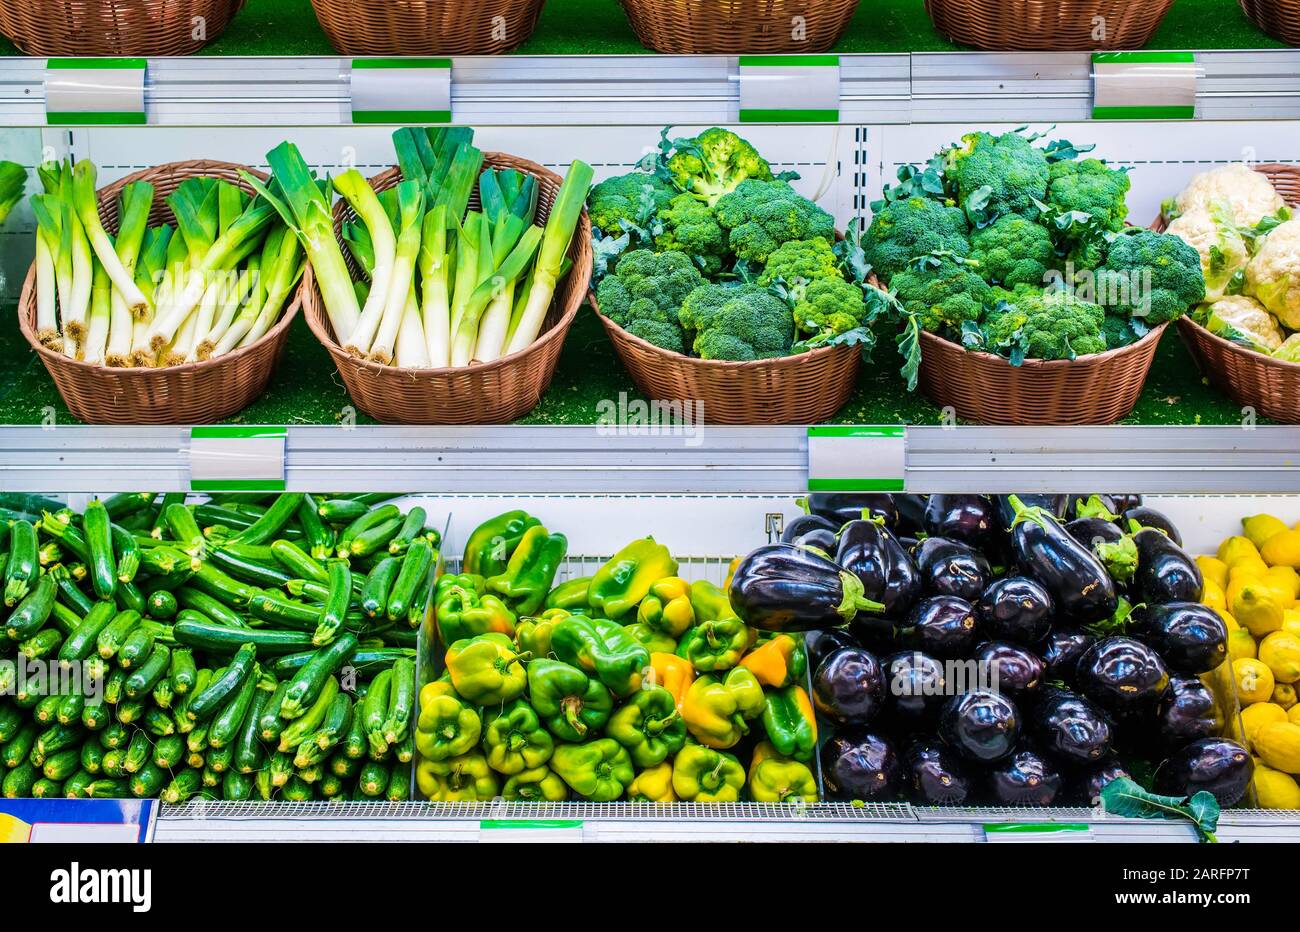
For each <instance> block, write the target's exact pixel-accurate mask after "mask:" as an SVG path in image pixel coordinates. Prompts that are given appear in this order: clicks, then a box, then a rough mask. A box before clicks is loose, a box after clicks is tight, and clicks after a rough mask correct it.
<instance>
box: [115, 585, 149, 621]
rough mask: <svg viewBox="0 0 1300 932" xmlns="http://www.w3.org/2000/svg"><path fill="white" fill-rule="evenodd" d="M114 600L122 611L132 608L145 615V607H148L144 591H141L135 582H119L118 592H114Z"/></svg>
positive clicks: (131, 609)
mask: <svg viewBox="0 0 1300 932" xmlns="http://www.w3.org/2000/svg"><path fill="white" fill-rule="evenodd" d="M113 601H114V602H115V603H116V604H117V607H118V608H119V609H121V610H122V611H127V610H130V611H133V612H139V613H140V614H141V615H143V614H144V613H145V609H146V608H148V605H147V604H146V602H145V600H144V593H143V592H141V591H140V587H139V586H137V585H136V584H135V583H133V582H124V583H118V584H117V592H115V593H114V594H113Z"/></svg>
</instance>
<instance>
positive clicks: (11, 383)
mask: <svg viewBox="0 0 1300 932" xmlns="http://www.w3.org/2000/svg"><path fill="white" fill-rule="evenodd" d="M3 319H4V325H3V328H2V329H0V358H3V359H10V360H14V361H15V364H14V365H13V366H12V367H7V368H5V369H4V370H3V371H0V422H3V423H8V424H43V423H50V421H51V420H52V421H53V423H55V424H75V423H77V421H76V420H75V419H74V418H73V417H72V415H71V414H69V413H68V409H67V408H66V407H65V406H64V404H63V401H62V399H60V398H59V394H58V392H57V391H56V390H55V388H54V383H53V382H52V381H51V380H50V377H49V375H48V374H47V373H46V371H45V366H44V365H43V364H42V363H41V361H40V358H39V357H38V356H37V355H36V354H35V353H34V352H32V351H31V349H30V348H29V347H28V346H27V343H26V341H25V340H24V339H23V337H22V334H21V333H19V332H18V325H17V314H16V313H15V312H14V309H13V308H10V309H8V310H7V311H5V312H4V317H3ZM874 360H875V361H874V362H872V363H868V364H867V365H864V366H863V368H862V375H861V377H860V378H859V380H858V385H857V388H856V389H855V390H854V392H853V396H852V397H851V398H850V399H849V402H848V404H846V405H845V406H844V408H843V409H842V410H841V411H840V412H839V414H837V415H836V416H835V417H834V418H833V419H832V421H831V422H832V423H840V424H919V425H926V424H937V423H939V409H938V408H937V407H936V406H935V405H934V404H932V403H931V402H930V401H929V399H927V398H926V397H925V396H923V395H921V394H919V393H909V392H908V391H907V388H906V386H905V385H904V384H903V380H902V378H901V377H900V376H899V375H898V367H899V363H900V360H899V357H898V355H897V353H896V352H895V350H894V348H893V347H892V346H890V345H887V344H885V345H881V346H879V347H877V349H876V351H875V354H874ZM622 393H626V395H627V397H628V399H629V400H631V399H637V398H642V397H643V396H642V395H641V394H640V392H638V391H637V389H636V386H635V385H633V384H632V380H631V378H629V377H628V375H627V373H626V372H625V371H624V369H623V366H622V364H621V363H620V362H619V361H618V357H617V356H615V355H614V347H613V346H612V345H611V344H610V342H609V339H608V338H607V337H606V336H605V332H604V329H603V328H602V327H601V325H600V322H599V320H597V318H596V315H595V314H594V313H593V312H592V311H591V310H590V309H589V308H583V309H582V310H581V311H580V312H579V313H578V319H577V320H576V321H575V323H574V325H573V328H572V329H571V330H570V331H569V334H568V337H567V339H566V340H565V343H564V350H563V352H562V353H561V355H560V363H559V366H558V368H557V371H556V373H555V378H554V379H553V380H552V381H551V387H550V389H549V390H548V391H547V392H546V394H545V395H543V396H542V400H541V403H540V404H539V405H538V406H537V407H536V408H535V409H534V410H533V412H532V413H531V414H530V415H528V416H527V417H525V418H524V419H523V420H521V421H519V423H521V424H553V425H568V424H594V423H596V422H597V420H598V418H599V414H600V412H599V410H598V405H599V404H600V402H602V401H605V400H609V401H613V402H614V403H615V404H617V403H618V400H619V396H620V394H622ZM350 406H351V401H350V400H349V398H348V395H347V392H345V391H344V389H343V383H342V381H341V380H340V378H339V376H338V373H337V372H336V371H335V370H334V365H333V363H332V362H331V361H330V358H329V355H328V354H327V353H326V352H325V349H324V348H323V347H322V346H321V345H320V344H319V343H318V342H316V338H315V337H313V336H312V334H311V331H309V330H308V329H307V325H306V323H305V322H304V321H303V320H302V319H301V318H300V319H298V320H296V321H294V324H293V328H292V330H291V331H290V336H289V345H288V350H287V352H286V353H285V357H284V360H283V361H282V362H281V364H280V367H279V369H278V370H276V372H275V374H274V375H273V376H272V377H271V383H270V385H269V386H268V387H267V391H266V394H265V395H263V397H262V398H261V399H259V400H258V401H256V402H254V403H253V405H252V406H250V407H248V408H246V409H245V410H244V411H243V412H241V413H240V414H239V415H237V416H236V417H235V418H233V419H232V421H233V422H234V423H242V424H275V425H280V424H284V425H292V424H335V423H340V422H343V421H347V420H351V419H352V418H353V417H355V419H356V423H359V424H367V423H373V421H371V420H370V419H369V418H367V417H366V416H365V415H364V414H362V413H361V412H359V411H353V410H352V409H351V407H350ZM1124 423H1127V424H1239V423H1241V406H1240V405H1238V404H1236V403H1235V402H1233V401H1232V400H1231V399H1229V398H1227V397H1225V396H1224V395H1223V394H1221V393H1220V392H1219V391H1217V390H1216V389H1214V388H1213V387H1211V386H1209V385H1208V384H1206V382H1205V381H1204V380H1203V379H1202V378H1201V376H1200V373H1199V372H1197V370H1196V365H1195V363H1194V362H1193V361H1192V359H1191V358H1190V356H1189V355H1188V353H1187V350H1186V348H1185V347H1184V346H1183V344H1182V341H1181V340H1179V338H1178V335H1177V333H1175V331H1174V329H1173V328H1172V327H1171V328H1169V330H1168V332H1167V333H1166V334H1165V336H1164V338H1163V340H1162V341H1161V344H1160V349H1159V352H1158V353H1157V355H1156V360H1155V364H1154V366H1153V367H1152V370H1151V375H1150V377H1149V378H1148V379H1147V384H1146V388H1145V390H1144V391H1143V393H1142V397H1141V399H1140V400H1139V401H1138V404H1137V408H1136V409H1134V411H1133V414H1132V416H1131V417H1129V418H1128V419H1127V420H1126V421H1124Z"/></svg>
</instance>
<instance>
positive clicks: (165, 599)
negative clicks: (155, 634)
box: [145, 589, 180, 621]
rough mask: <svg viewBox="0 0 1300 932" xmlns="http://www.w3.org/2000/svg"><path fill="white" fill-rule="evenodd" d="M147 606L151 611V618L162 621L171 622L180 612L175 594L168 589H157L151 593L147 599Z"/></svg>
mask: <svg viewBox="0 0 1300 932" xmlns="http://www.w3.org/2000/svg"><path fill="white" fill-rule="evenodd" d="M145 606H146V607H147V608H148V610H149V617H150V618H158V619H160V620H162V621H171V620H172V619H173V618H175V617H176V613H177V612H178V611H179V610H180V604H179V603H178V602H177V601H176V596H175V594H174V593H172V592H171V591H170V590H168V589H155V590H154V591H153V592H151V593H149V595H148V597H147V598H146V599H145Z"/></svg>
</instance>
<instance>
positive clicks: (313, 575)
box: [271, 540, 329, 584]
mask: <svg viewBox="0 0 1300 932" xmlns="http://www.w3.org/2000/svg"><path fill="white" fill-rule="evenodd" d="M271 553H272V554H274V555H275V559H276V561H277V562H278V563H279V564H280V566H282V567H284V569H285V570H287V571H288V573H289V575H290V576H292V577H293V578H294V579H308V580H311V581H312V582H318V583H322V584H324V583H327V582H329V575H328V574H327V573H326V572H325V567H324V566H323V565H322V564H321V563H319V562H317V560H316V558H314V557H311V556H308V555H307V554H306V553H305V552H303V549H302V548H301V547H299V546H298V545H297V544H295V543H294V542H293V541H290V540H277V541H276V542H275V543H273V544H272V545H271Z"/></svg>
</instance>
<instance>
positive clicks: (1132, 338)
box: [1101, 314, 1142, 350]
mask: <svg viewBox="0 0 1300 932" xmlns="http://www.w3.org/2000/svg"><path fill="white" fill-rule="evenodd" d="M1101 336H1102V339H1104V340H1105V341H1106V349H1108V350H1113V349H1119V348H1120V347H1121V346H1130V345H1132V344H1133V343H1136V342H1137V341H1138V340H1140V339H1142V335H1141V334H1139V333H1138V332H1137V331H1136V330H1135V329H1133V318H1132V317H1122V316H1120V315H1118V314H1107V315H1106V319H1105V320H1104V321H1103V322H1102V325H1101Z"/></svg>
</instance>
